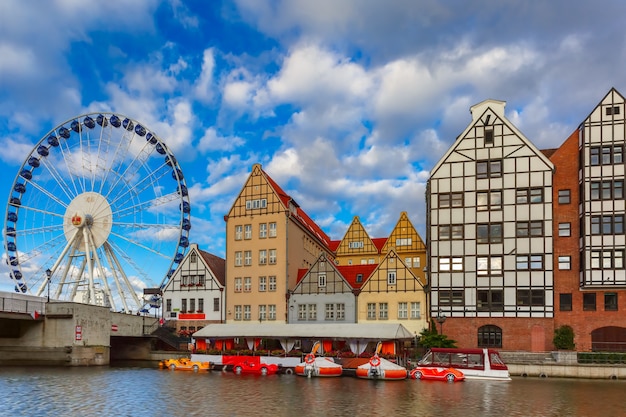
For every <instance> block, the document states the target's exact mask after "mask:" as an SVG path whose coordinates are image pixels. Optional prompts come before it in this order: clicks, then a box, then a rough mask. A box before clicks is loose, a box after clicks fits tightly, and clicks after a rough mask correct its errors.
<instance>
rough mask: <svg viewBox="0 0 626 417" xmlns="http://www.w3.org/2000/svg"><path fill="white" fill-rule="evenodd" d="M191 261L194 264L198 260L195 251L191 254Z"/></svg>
mask: <svg viewBox="0 0 626 417" xmlns="http://www.w3.org/2000/svg"><path fill="white" fill-rule="evenodd" d="M189 262H190V263H192V264H195V263H196V262H198V255H197V254H196V253H195V252H193V253H192V254H191V255H189Z"/></svg>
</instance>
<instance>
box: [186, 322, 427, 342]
mask: <svg viewBox="0 0 626 417" xmlns="http://www.w3.org/2000/svg"><path fill="white" fill-rule="evenodd" d="M192 337H193V338H194V339H232V338H235V337H260V338H266V339H313V338H320V339H326V340H347V339H359V340H410V339H414V338H415V335H414V334H413V333H411V332H410V331H409V330H407V328H406V327H404V326H403V325H402V324H391V323H383V324H357V323H345V324H278V323H276V324H270V323H268V324H265V323H263V324H258V323H249V324H248V323H246V324H209V325H207V326H205V327H203V328H202V329H200V330H198V331H197V332H195V333H194V334H193V336H192Z"/></svg>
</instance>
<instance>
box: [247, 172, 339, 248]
mask: <svg viewBox="0 0 626 417" xmlns="http://www.w3.org/2000/svg"><path fill="white" fill-rule="evenodd" d="M259 168H260V169H261V172H262V173H263V175H264V176H265V178H266V179H267V182H268V183H269V185H270V186H271V187H272V188H273V189H274V192H275V193H276V195H277V196H278V198H280V201H281V202H282V203H283V205H284V206H285V208H286V209H287V210H289V207H290V203H291V204H293V205H294V206H295V208H296V213H295V215H294V218H295V219H296V220H298V222H300V224H301V225H302V226H304V227H305V228H306V229H308V230H309V232H311V233H312V234H313V235H315V236H316V237H317V238H318V239H319V241H320V242H322V243H323V244H324V245H325V246H326V247H327V248H329V249H330V242H331V240H330V238H329V237H328V235H327V234H326V233H324V231H323V230H322V228H321V227H319V226H318V225H317V223H315V222H314V221H313V220H311V218H310V217H309V215H308V214H306V213H305V211H304V210H302V208H300V205H299V204H298V203H297V202H296V200H294V199H293V198H292V197H291V196H290V195H289V194H287V193H286V192H285V191H284V190H283V189H282V188H281V187H280V186H279V185H278V184H277V183H276V181H274V180H273V179H272V177H270V176H269V175H267V172H265V171H264V170H263V168H261V166H260V165H259ZM291 213H293V212H291Z"/></svg>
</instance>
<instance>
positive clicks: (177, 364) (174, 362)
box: [159, 358, 213, 372]
mask: <svg viewBox="0 0 626 417" xmlns="http://www.w3.org/2000/svg"><path fill="white" fill-rule="evenodd" d="M212 367H213V366H212V364H211V362H198V361H192V360H191V359H189V358H178V359H165V360H162V361H160V362H159V368H161V369H170V370H172V371H196V372H197V371H208V370H210V369H211V368H212Z"/></svg>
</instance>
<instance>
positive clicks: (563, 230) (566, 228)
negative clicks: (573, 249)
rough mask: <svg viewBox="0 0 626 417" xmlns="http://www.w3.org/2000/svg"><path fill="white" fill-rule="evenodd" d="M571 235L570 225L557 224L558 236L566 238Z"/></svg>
mask: <svg viewBox="0 0 626 417" xmlns="http://www.w3.org/2000/svg"><path fill="white" fill-rule="evenodd" d="M571 235H572V225H571V224H570V223H559V236H561V237H568V236H571Z"/></svg>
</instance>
